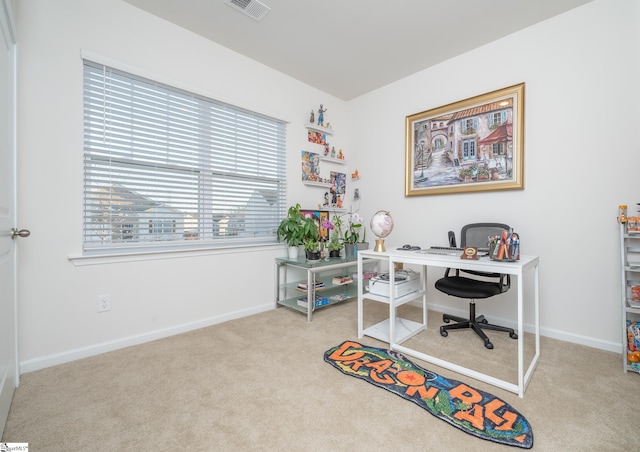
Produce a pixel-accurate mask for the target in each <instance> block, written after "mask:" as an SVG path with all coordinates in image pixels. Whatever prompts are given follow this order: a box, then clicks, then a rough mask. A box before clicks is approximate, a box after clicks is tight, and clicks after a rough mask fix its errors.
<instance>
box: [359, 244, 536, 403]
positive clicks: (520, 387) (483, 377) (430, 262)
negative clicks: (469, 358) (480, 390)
mask: <svg viewBox="0 0 640 452" xmlns="http://www.w3.org/2000/svg"><path fill="white" fill-rule="evenodd" d="M362 259H378V260H380V261H387V262H388V265H389V277H390V278H389V279H390V280H391V281H393V280H394V273H395V272H394V264H395V263H396V262H401V263H406V264H414V265H421V266H422V268H423V271H422V276H421V278H422V279H423V280H422V288H423V290H424V289H426V287H427V285H426V279H427V272H426V271H425V269H426V267H440V268H459V269H467V270H477V271H483V272H489V273H503V274H509V275H512V276H515V277H517V278H518V331H517V332H518V382H517V383H516V384H514V383H512V382H508V381H505V380H501V379H499V378H496V377H493V376H491V375H487V374H483V373H481V372H478V371H476V370H473V369H469V368H466V367H463V366H460V365H457V364H454V363H450V362H448V361H445V360H443V359H440V358H437V357H435V356H430V355H427V354H425V353H422V352H420V351H418V350H413V349H411V348H408V347H405V346H403V345H401V344H402V342H404V341H406V340H407V339H408V338H409V337H411V336H413V335H414V334H417V333H418V332H419V331H422V330H424V329H425V328H426V324H427V315H426V290H424V293H423V294H420V296H423V297H424V301H423V309H424V313H423V315H424V325H418V328H414V331H412V333H411V334H402V335H401V336H402V337H399V336H398V334H397V332H396V329H397V328H398V327H402V325H403V324H404V322H408V321H405V320H404V319H399V318H397V317H396V308H397V306H398V305H399V304H401V303H397V301H396V300H395V299H394V294H393V291H391V293H390V296H389V298H388V301H387V302H388V304H389V321H388V342H389V346H390V348H391V349H392V350H397V351H399V352H401V353H405V354H407V355H411V356H414V357H416V358H418V359H421V360H423V361H426V362H429V363H433V364H436V365H438V366H440V367H443V368H445V369H449V370H452V371H454V372H458V373H460V374H463V375H466V376H469V377H472V378H475V379H477V380H480V381H483V382H485V383H489V384H492V385H494V386H497V387H499V388H502V389H505V390H507V391H511V392H515V393H516V394H518V395H519V396H520V397H523V396H524V391H525V389H526V387H527V385H528V384H529V381H530V380H531V376H532V375H533V371H534V370H535V368H536V366H537V364H538V360H539V358H540V309H539V305H540V299H539V281H538V263H539V262H538V261H539V260H538V257H537V256H520V260H519V261H516V262H498V261H493V260H491V259H489V258H488V257H482V258H480V259H478V260H466V259H460V258H459V257H457V256H442V255H437V254H425V253H417V252H415V251H395V250H394V251H385V252H375V251H373V250H366V251H358V272H359V274H360V275H362ZM530 271H532V272H533V275H534V297H533V300H527V301H528V302H531V301H533V304H534V328H535V354H534V356H533V358H532V359H531V362H530V363H529V364H528V366H527V369H526V371H525V367H524V366H525V363H524V328H523V325H524V314H523V311H524V309H523V308H524V302H525V297H524V288H523V286H524V284H522V280H523V276H524V275H525V274H526V273H528V272H530ZM363 289H364V287H363V282H362V278H361V277H360V278H358V337H359V338H362V337H363V335H365V334H366V335H371V336H372V337H376V338H377V339H381V337H380V335H379V334H377V333H379V332H380V330H381V329H380V328H376V329H375V330H376V331H375V332H374V333H372V334H369V333H368V331H371V330H370V329H367V330H365V329H364V328H363V308H364V307H363V299H364V298H367V299H369V298H373V297H372V296H370V295H369V294H367V293H364V290H363ZM415 298H416V297H413V299H415ZM378 301H379V300H378ZM398 301H400V300H398ZM382 340H384V339H382Z"/></svg>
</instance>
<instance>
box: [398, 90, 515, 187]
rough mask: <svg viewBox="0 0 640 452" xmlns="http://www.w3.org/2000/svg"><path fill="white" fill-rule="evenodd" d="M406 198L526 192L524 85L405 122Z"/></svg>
mask: <svg viewBox="0 0 640 452" xmlns="http://www.w3.org/2000/svg"><path fill="white" fill-rule="evenodd" d="M405 129H406V131H405V193H404V194H405V196H421V195H436V194H445V193H464V192H475V191H491V190H517V189H523V188H524V180H523V177H524V83H520V84H518V85H514V86H510V87H508V88H503V89H500V90H497V91H492V92H490V93H486V94H482V95H480V96H476V97H472V98H469V99H465V100H461V101H458V102H454V103H452V104H448V105H444V106H442V107H438V108H434V109H432V110H427V111H423V112H421V113H416V114H413V115H410V116H407V117H406V121H405Z"/></svg>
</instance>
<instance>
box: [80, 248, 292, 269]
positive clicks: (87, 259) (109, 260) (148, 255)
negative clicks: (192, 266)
mask: <svg viewBox="0 0 640 452" xmlns="http://www.w3.org/2000/svg"><path fill="white" fill-rule="evenodd" d="M283 246H284V245H283V244H281V243H271V244H264V245H255V244H254V245H235V246H226V247H220V246H218V247H215V248H214V247H211V248H198V249H191V250H189V249H176V250H157V251H133V250H132V251H122V252H117V253H95V254H86V255H83V254H74V255H71V256H69V257H68V259H69V260H70V261H71V262H72V263H73V265H75V266H76V267H81V266H84V265H103V264H116V263H122V262H138V261H149V260H158V259H178V258H184V257H200V256H212V255H223V254H235V253H248V252H258V251H267V250H276V249H280V248H282V247H283Z"/></svg>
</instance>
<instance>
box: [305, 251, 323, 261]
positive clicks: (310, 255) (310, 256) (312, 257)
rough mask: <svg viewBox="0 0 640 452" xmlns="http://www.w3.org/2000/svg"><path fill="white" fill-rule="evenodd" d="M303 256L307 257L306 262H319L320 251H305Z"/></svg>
mask: <svg viewBox="0 0 640 452" xmlns="http://www.w3.org/2000/svg"><path fill="white" fill-rule="evenodd" d="M305 254H306V255H307V260H308V261H319V260H320V251H309V250H305Z"/></svg>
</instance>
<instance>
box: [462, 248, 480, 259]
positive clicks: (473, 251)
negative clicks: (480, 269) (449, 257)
mask: <svg viewBox="0 0 640 452" xmlns="http://www.w3.org/2000/svg"><path fill="white" fill-rule="evenodd" d="M460 259H471V260H478V248H477V247H475V246H465V247H464V251H463V252H462V254H461V255H460Z"/></svg>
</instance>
